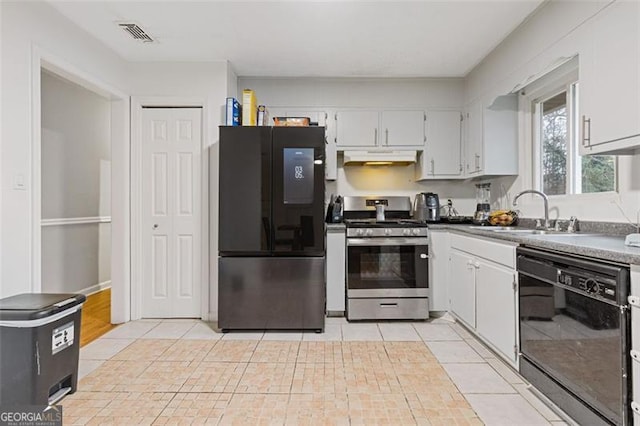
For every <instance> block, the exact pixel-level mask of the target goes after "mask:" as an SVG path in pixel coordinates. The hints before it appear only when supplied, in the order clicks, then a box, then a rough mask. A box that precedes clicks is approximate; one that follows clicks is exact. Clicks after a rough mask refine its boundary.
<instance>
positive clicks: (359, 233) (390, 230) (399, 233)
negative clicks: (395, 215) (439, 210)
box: [344, 219, 427, 238]
mask: <svg viewBox="0 0 640 426" xmlns="http://www.w3.org/2000/svg"><path fill="white" fill-rule="evenodd" d="M344 222H345V224H346V225H347V237H358V238H366V237H370V238H371V237H426V236H427V224H426V223H423V222H418V221H415V220H411V219H396V220H375V219H346V220H345V221H344Z"/></svg>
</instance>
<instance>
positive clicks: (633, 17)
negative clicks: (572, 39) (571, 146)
mask: <svg viewBox="0 0 640 426" xmlns="http://www.w3.org/2000/svg"><path fill="white" fill-rule="evenodd" d="M588 25H590V27H589V31H588V32H589V36H590V39H589V40H588V42H587V43H586V44H585V47H584V49H583V50H582V51H581V52H580V71H579V72H580V77H579V78H580V80H579V92H580V94H579V102H580V114H581V117H580V118H581V126H580V127H581V129H580V138H581V142H582V143H581V146H580V154H581V155H589V154H600V153H611V154H624V153H630V151H631V150H633V149H637V148H640V30H639V27H640V2H637V1H618V2H615V3H612V4H611V5H609V6H608V7H607V8H605V9H604V10H603V11H602V12H600V13H599V14H598V15H597V16H596V17H595V18H594V21H593V22H591V23H589V24H588Z"/></svg>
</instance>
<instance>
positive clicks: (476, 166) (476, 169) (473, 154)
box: [465, 100, 483, 175]
mask: <svg viewBox="0 0 640 426" xmlns="http://www.w3.org/2000/svg"><path fill="white" fill-rule="evenodd" d="M482 142H483V125H482V101H481V100H477V101H475V102H473V103H472V104H471V105H469V109H468V111H467V139H466V144H465V171H466V173H467V174H468V175H474V174H479V173H480V172H481V171H482V160H483V158H482Z"/></svg>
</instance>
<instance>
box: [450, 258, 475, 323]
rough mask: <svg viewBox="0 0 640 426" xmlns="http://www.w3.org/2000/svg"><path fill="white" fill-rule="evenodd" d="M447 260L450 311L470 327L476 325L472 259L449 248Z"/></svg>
mask: <svg viewBox="0 0 640 426" xmlns="http://www.w3.org/2000/svg"><path fill="white" fill-rule="evenodd" d="M450 259H451V260H450V261H449V299H450V301H451V311H452V312H453V313H455V314H456V315H458V317H459V318H460V319H462V320H463V321H464V322H465V323H467V324H468V325H469V326H471V327H472V328H475V327H476V285H475V266H474V259H473V257H471V256H468V255H466V254H464V253H462V252H460V251H458V250H455V249H452V250H451V257H450Z"/></svg>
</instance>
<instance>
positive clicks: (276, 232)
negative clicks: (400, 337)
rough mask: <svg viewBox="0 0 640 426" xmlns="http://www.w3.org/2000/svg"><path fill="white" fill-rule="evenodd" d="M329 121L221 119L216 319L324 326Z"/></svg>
mask: <svg viewBox="0 0 640 426" xmlns="http://www.w3.org/2000/svg"><path fill="white" fill-rule="evenodd" d="M324 160H325V137H324V127H230V126H222V127H220V167H219V185H220V197H219V204H220V209H219V214H220V216H219V234H218V243H219V245H218V247H219V257H218V326H219V328H220V329H222V331H223V332H225V331H229V330H241V329H242V330H251V329H258V330H280V329H313V330H316V331H322V330H324V313H325V235H324Z"/></svg>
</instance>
